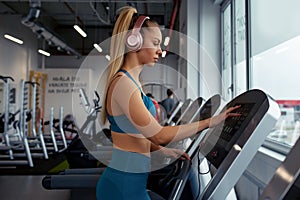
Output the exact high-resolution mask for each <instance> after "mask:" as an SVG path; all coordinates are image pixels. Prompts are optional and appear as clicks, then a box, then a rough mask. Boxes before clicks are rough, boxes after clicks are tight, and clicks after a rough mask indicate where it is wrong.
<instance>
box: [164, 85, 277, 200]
mask: <svg viewBox="0 0 300 200" xmlns="http://www.w3.org/2000/svg"><path fill="white" fill-rule="evenodd" d="M236 105H240V106H241V107H240V108H238V109H236V110H235V111H234V112H236V113H240V114H241V116H239V117H230V118H227V119H226V120H225V121H224V123H223V124H219V125H218V126H216V127H213V128H210V129H208V130H207V131H206V132H205V133H204V134H205V136H204V137H203V139H201V141H199V140H197V143H194V145H193V146H194V147H197V148H199V153H200V154H201V155H202V156H205V158H206V159H207V161H208V163H209V164H208V167H207V169H208V173H209V174H210V175H211V176H209V177H208V178H209V180H206V181H202V183H205V184H203V185H201V189H198V188H196V190H195V188H194V190H192V191H191V193H192V194H193V195H192V197H190V199H205V200H206V199H215V200H219V199H230V197H229V196H228V195H229V194H230V192H231V191H232V189H233V188H234V186H235V184H236V183H237V181H238V180H239V178H240V177H241V175H242V174H243V172H244V171H245V170H246V168H247V166H248V165H249V163H250V162H251V160H252V158H253V157H254V155H255V154H256V152H257V150H258V148H259V147H260V146H261V145H262V143H263V142H264V140H265V138H266V137H267V135H268V134H269V132H270V130H271V129H272V128H273V127H274V126H275V124H276V122H277V120H278V119H279V117H280V109H279V107H278V105H277V103H276V102H275V100H274V99H272V98H271V97H270V96H268V95H266V94H265V93H264V92H263V91H261V90H258V89H253V90H249V91H247V92H245V93H243V94H241V95H239V96H237V97H236V98H234V99H233V100H232V101H230V102H229V103H227V104H226V105H225V106H224V108H223V109H222V111H221V112H223V111H225V110H226V109H227V108H228V107H232V106H236ZM193 162H195V157H194V159H193ZM201 164H202V163H201ZM187 168H188V167H187V166H182V167H181V169H180V171H186V173H185V174H181V176H178V177H177V181H180V182H181V184H178V185H176V187H175V188H174V189H173V191H175V192H173V193H172V194H171V196H170V197H169V198H168V199H169V200H171V199H172V200H179V199H186V198H184V196H185V195H186V194H187V193H188V192H186V190H184V187H185V184H184V183H185V182H186V180H187V179H189V178H190V176H199V179H197V178H195V179H194V180H196V181H198V184H199V182H201V181H200V180H201V179H202V175H203V174H204V173H203V171H202V174H200V172H198V174H197V175H195V174H191V173H190V171H189V170H187ZM213 170H214V172H213ZM212 172H213V173H212ZM193 185H194V184H193Z"/></svg>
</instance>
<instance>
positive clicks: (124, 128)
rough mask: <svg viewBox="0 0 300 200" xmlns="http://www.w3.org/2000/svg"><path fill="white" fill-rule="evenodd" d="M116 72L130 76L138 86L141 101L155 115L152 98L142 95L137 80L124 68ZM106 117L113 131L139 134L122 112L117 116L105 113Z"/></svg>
mask: <svg viewBox="0 0 300 200" xmlns="http://www.w3.org/2000/svg"><path fill="white" fill-rule="evenodd" d="M118 72H123V73H124V74H125V75H126V76H127V77H128V78H130V79H131V80H132V81H133V82H134V84H135V85H136V86H137V87H138V89H139V90H140V91H141V96H142V99H143V102H144V104H145V106H146V108H147V109H148V110H149V112H150V113H151V114H152V115H153V116H155V115H156V110H155V106H154V104H153V102H152V100H151V99H150V98H149V97H147V96H146V95H144V93H143V91H142V89H141V88H140V86H139V85H138V84H137V82H136V81H135V80H134V79H133V78H132V76H131V75H130V74H129V73H128V72H127V71H126V70H124V69H120V70H119V71H118ZM107 119H108V121H109V123H110V129H111V130H112V131H114V132H117V133H135V134H139V133H140V132H139V130H137V129H136V128H135V126H134V125H133V124H132V123H131V121H130V120H129V119H128V117H127V116H126V115H125V114H123V115H118V116H112V115H110V114H108V113H107Z"/></svg>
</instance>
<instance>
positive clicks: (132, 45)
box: [126, 16, 150, 51]
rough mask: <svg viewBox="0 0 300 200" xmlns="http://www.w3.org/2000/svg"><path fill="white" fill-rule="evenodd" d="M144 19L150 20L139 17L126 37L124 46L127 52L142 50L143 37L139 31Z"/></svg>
mask: <svg viewBox="0 0 300 200" xmlns="http://www.w3.org/2000/svg"><path fill="white" fill-rule="evenodd" d="M146 19H150V18H149V17H147V16H139V18H138V19H137V20H136V22H135V25H134V27H133V29H132V31H130V33H128V35H127V37H126V46H127V48H128V50H129V51H138V50H140V49H141V48H142V45H143V37H142V35H141V33H140V29H141V27H142V25H143V23H144V22H145V20H146Z"/></svg>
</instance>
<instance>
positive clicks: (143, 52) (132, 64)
mask: <svg viewBox="0 0 300 200" xmlns="http://www.w3.org/2000/svg"><path fill="white" fill-rule="evenodd" d="M140 27H142V28H141V30H140V29H139V28H140ZM131 29H133V30H131ZM128 30H131V31H130V32H129V33H126V32H127V31H128ZM139 33H141V35H142V38H139V36H136V34H139ZM137 40H142V41H140V42H141V43H140V45H139V44H136V43H138V42H137ZM161 41H162V35H161V32H160V29H159V26H158V24H157V23H156V22H153V21H151V20H150V19H148V18H147V17H143V16H137V11H136V9H134V8H132V7H124V8H123V9H122V10H121V12H120V14H119V17H118V18H117V21H116V24H115V26H114V30H113V38H112V40H111V46H110V56H111V61H110V65H109V69H108V70H109V71H108V77H107V86H106V99H105V101H104V103H103V107H102V108H103V121H105V120H106V119H108V121H109V122H110V128H111V134H112V140H113V147H114V148H113V154H112V159H111V162H110V163H109V166H108V167H107V168H106V170H105V172H104V173H103V174H102V176H101V178H100V180H99V182H98V184H97V189H96V190H97V199H101V200H105V199H109V200H112V199H128V200H135V199H136V200H149V199H157V198H158V197H152V195H151V194H150V195H149V194H148V193H147V190H146V184H147V178H148V172H149V171H150V151H153V150H154V151H155V150H158V149H161V146H159V145H161V144H168V143H169V142H171V141H178V140H181V139H184V138H187V137H190V136H193V135H195V134H196V133H197V132H199V131H201V130H204V129H206V128H208V127H212V126H215V125H217V124H218V123H220V122H221V121H223V120H224V119H225V118H226V117H229V116H237V114H234V113H230V112H231V111H232V110H234V109H236V108H235V107H234V108H229V109H228V110H227V111H226V112H224V113H222V114H220V115H218V116H215V117H214V118H210V119H207V120H203V121H199V122H195V123H191V124H187V125H180V126H166V127H162V126H161V125H160V124H159V123H158V122H157V121H156V120H155V118H154V116H155V107H154V105H153V103H152V101H151V99H150V98H149V97H147V96H146V95H145V94H144V92H143V91H142V89H141V88H142V87H141V83H140V82H139V75H140V73H141V71H142V68H143V66H144V65H147V66H150V67H151V66H153V65H154V64H155V63H156V62H157V61H158V58H159V56H160V55H161V53H162V50H161V48H160V44H161ZM163 153H165V154H167V155H173V156H175V155H176V154H181V155H178V156H182V155H183V156H184V157H186V158H187V156H186V155H184V154H182V152H181V151H179V150H174V149H168V148H163ZM150 196H151V197H150Z"/></svg>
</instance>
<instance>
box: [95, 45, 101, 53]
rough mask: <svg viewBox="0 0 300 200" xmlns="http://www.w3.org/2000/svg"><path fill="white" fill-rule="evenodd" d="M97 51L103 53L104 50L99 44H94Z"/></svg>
mask: <svg viewBox="0 0 300 200" xmlns="http://www.w3.org/2000/svg"><path fill="white" fill-rule="evenodd" d="M94 47H95V49H97V51H99V52H100V53H101V52H102V48H101V47H100V46H99V45H98V44H96V43H95V44H94Z"/></svg>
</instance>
